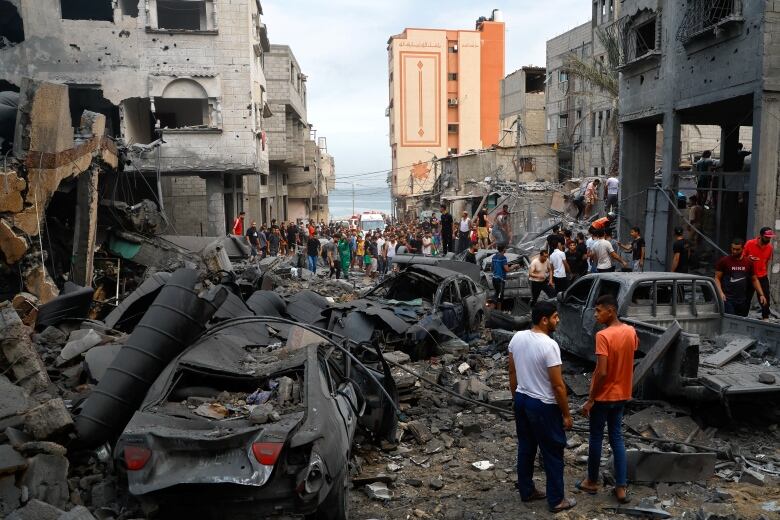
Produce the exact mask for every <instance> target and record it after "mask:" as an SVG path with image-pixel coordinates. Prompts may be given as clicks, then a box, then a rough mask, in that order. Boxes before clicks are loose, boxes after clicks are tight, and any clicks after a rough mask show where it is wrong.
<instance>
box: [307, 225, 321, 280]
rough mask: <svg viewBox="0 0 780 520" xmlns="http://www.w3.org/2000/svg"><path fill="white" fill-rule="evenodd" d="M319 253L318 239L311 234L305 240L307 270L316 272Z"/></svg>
mask: <svg viewBox="0 0 780 520" xmlns="http://www.w3.org/2000/svg"><path fill="white" fill-rule="evenodd" d="M319 255H320V240H319V239H318V238H317V236H316V235H312V236H310V237H309V239H308V240H307V241H306V258H307V259H308V264H309V271H311V272H312V273H314V274H316V273H317V257H318V256H319Z"/></svg>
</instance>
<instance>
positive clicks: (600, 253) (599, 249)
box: [590, 229, 628, 273]
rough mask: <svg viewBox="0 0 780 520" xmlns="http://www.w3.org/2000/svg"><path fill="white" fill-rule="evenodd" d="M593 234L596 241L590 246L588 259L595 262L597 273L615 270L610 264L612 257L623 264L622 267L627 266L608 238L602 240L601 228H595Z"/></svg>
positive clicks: (592, 262) (602, 231)
mask: <svg viewBox="0 0 780 520" xmlns="http://www.w3.org/2000/svg"><path fill="white" fill-rule="evenodd" d="M593 234H594V235H595V237H596V241H595V242H594V243H593V245H592V246H591V247H590V259H591V264H594V263H595V264H596V270H597V271H598V272H599V273H609V272H612V271H614V270H615V268H614V267H613V266H612V259H615V260H617V261H618V262H620V263H621V264H623V267H628V264H627V263H626V261H625V260H623V258H622V257H621V256H620V255H619V254H617V253H616V252H615V249H614V248H613V247H612V244H610V243H609V241H608V240H604V230H603V229H596V230H594V232H593Z"/></svg>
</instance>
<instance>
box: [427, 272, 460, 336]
mask: <svg viewBox="0 0 780 520" xmlns="http://www.w3.org/2000/svg"><path fill="white" fill-rule="evenodd" d="M434 312H438V313H439V316H440V318H441V321H442V323H444V325H445V326H446V327H447V328H448V329H450V330H451V331H452V332H453V333H454V334H455V335H457V336H461V335H463V333H464V332H465V331H466V326H465V324H466V314H465V311H464V305H463V302H462V301H461V298H460V293H458V284H457V278H449V279H447V280H445V281H444V283H442V285H441V287H439V290H438V291H436V300H435V306H434Z"/></svg>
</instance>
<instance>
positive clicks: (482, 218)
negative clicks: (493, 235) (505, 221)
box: [477, 208, 490, 249]
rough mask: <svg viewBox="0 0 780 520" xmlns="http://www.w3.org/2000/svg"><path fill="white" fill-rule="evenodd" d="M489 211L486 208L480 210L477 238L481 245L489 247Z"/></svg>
mask: <svg viewBox="0 0 780 520" xmlns="http://www.w3.org/2000/svg"><path fill="white" fill-rule="evenodd" d="M487 214H488V212H487V210H486V209H485V208H482V209H481V210H479V213H477V238H478V240H479V247H481V248H482V249H487V246H488V243H490V236H489V231H488V229H489V227H490V219H488V216H487Z"/></svg>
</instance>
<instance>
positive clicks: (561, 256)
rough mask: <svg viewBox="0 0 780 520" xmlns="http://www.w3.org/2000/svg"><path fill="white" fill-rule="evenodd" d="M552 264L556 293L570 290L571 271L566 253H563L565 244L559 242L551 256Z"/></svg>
mask: <svg viewBox="0 0 780 520" xmlns="http://www.w3.org/2000/svg"><path fill="white" fill-rule="evenodd" d="M550 263H551V264H552V268H553V284H554V285H555V292H556V294H557V293H560V292H564V291H566V289H568V288H569V278H568V276H569V274H570V273H571V269H570V268H569V264H568V262H566V253H565V252H564V251H563V242H562V241H561V242H557V243H556V245H555V250H553V252H552V254H551V255H550Z"/></svg>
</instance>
